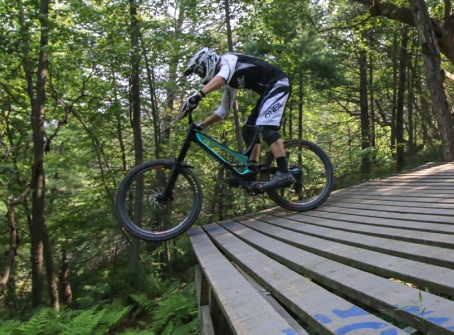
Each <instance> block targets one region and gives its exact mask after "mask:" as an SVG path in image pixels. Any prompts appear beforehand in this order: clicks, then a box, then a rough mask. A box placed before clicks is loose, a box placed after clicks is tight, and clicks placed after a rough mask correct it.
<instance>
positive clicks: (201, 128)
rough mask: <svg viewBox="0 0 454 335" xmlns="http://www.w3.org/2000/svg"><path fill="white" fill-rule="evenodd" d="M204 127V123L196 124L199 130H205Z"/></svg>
mask: <svg viewBox="0 0 454 335" xmlns="http://www.w3.org/2000/svg"><path fill="white" fill-rule="evenodd" d="M203 128H205V127H204V126H203V123H197V124H196V125H195V129H197V130H203Z"/></svg>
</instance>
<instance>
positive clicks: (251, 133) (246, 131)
mask: <svg viewBox="0 0 454 335" xmlns="http://www.w3.org/2000/svg"><path fill="white" fill-rule="evenodd" d="M241 131H242V135H243V140H244V143H246V146H247V147H249V146H250V145H251V144H252V141H254V138H255V145H254V147H253V149H252V152H251V154H250V155H249V161H252V162H258V161H259V157H260V149H261V147H260V136H257V137H256V134H257V133H258V130H257V128H256V127H255V126H254V125H250V124H247V123H246V124H245V125H244V126H243V128H242V130H241Z"/></svg>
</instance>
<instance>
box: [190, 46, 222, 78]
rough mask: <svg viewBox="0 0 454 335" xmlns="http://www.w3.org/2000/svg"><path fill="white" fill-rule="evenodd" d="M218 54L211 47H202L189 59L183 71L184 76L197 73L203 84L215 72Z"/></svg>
mask: <svg viewBox="0 0 454 335" xmlns="http://www.w3.org/2000/svg"><path fill="white" fill-rule="evenodd" d="M218 61H219V56H218V55H217V54H216V53H215V52H214V51H213V49H211V48H206V47H205V48H202V49H200V50H199V51H197V52H196V54H195V55H194V56H192V58H191V59H190V60H189V63H188V66H187V67H186V70H185V71H184V75H185V76H189V75H190V74H193V73H195V74H197V75H198V76H199V77H200V79H201V80H200V81H201V83H202V84H203V85H205V84H207V83H208V82H209V81H210V80H211V79H212V78H213V77H214V75H215V74H216V65H217V63H218Z"/></svg>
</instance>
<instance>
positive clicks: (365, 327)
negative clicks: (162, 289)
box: [188, 163, 454, 335]
mask: <svg viewBox="0 0 454 335" xmlns="http://www.w3.org/2000/svg"><path fill="white" fill-rule="evenodd" d="M188 234H189V237H190V239H191V242H192V245H193V248H194V251H195V254H196V256H197V259H198V262H199V267H198V269H197V270H196V282H197V284H198V293H197V296H198V301H199V307H200V309H199V314H200V317H201V320H202V334H239V335H246V334H257V335H266V334H276V335H277V334H287V335H290V334H346V335H354V334H355V335H368V334H379V335H398V334H414V335H416V334H418V335H419V334H425V335H429V334H430V335H444V334H454V301H453V297H454V164H452V163H449V164H441V165H435V164H434V165H427V166H424V167H422V168H421V169H418V170H414V171H410V172H408V173H405V174H401V175H398V176H394V177H390V178H387V179H384V180H378V181H373V182H368V183H364V184H361V185H357V186H353V187H349V188H346V189H342V190H339V191H336V192H334V193H333V194H332V195H331V197H330V198H329V199H328V201H327V202H326V203H325V204H324V205H323V206H321V207H320V208H318V209H316V210H312V211H309V212H304V213H292V212H287V211H284V210H281V209H279V208H275V209H272V210H268V211H264V212H260V213H255V214H252V215H249V216H245V217H240V218H236V219H233V220H229V221H224V222H217V223H213V224H210V225H207V226H204V227H203V228H193V229H191V230H190V231H189V233H188Z"/></svg>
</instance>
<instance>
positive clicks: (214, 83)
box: [201, 76, 226, 95]
mask: <svg viewBox="0 0 454 335" xmlns="http://www.w3.org/2000/svg"><path fill="white" fill-rule="evenodd" d="M225 84H226V81H225V79H224V78H222V77H221V76H214V77H213V79H211V80H210V81H209V82H208V84H206V85H205V86H204V87H203V88H202V90H201V91H202V92H203V94H205V95H207V94H208V93H210V92H213V91H216V90H218V89H220V88H222V87H223V86H224V85H225Z"/></svg>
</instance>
